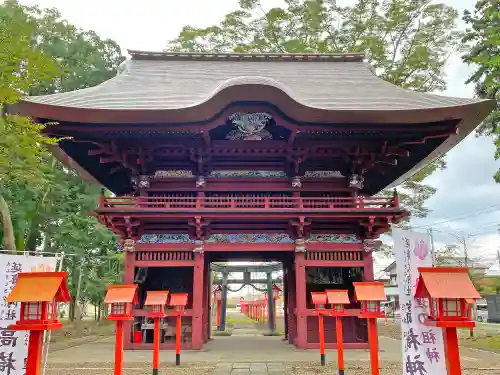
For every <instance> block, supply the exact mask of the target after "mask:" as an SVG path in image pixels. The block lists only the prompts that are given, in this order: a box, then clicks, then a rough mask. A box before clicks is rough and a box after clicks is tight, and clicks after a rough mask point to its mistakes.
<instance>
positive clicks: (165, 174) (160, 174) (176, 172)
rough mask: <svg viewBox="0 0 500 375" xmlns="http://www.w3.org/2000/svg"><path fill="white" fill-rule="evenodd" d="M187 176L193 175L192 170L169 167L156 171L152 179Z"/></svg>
mask: <svg viewBox="0 0 500 375" xmlns="http://www.w3.org/2000/svg"><path fill="white" fill-rule="evenodd" d="M172 177H173V178H187V177H194V175H193V171H191V170H183V169H170V170H168V171H156V172H155V175H154V179H155V180H158V179H161V178H172Z"/></svg>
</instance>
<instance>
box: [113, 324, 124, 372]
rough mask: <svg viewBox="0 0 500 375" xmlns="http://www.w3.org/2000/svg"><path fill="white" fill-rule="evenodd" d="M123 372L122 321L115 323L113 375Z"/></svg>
mask: <svg viewBox="0 0 500 375" xmlns="http://www.w3.org/2000/svg"><path fill="white" fill-rule="evenodd" d="M122 370H123V320H117V321H116V339H115V370H114V375H121V374H122Z"/></svg>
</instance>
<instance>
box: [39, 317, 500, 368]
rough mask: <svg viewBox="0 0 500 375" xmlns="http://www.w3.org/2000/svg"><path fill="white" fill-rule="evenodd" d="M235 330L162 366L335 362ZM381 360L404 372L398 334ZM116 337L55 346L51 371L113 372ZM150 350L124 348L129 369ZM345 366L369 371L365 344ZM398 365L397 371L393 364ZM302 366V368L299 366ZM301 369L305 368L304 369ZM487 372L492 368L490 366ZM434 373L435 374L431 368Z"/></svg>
mask: <svg viewBox="0 0 500 375" xmlns="http://www.w3.org/2000/svg"><path fill="white" fill-rule="evenodd" d="M233 328H234V331H233V336H217V337H214V340H212V341H210V342H209V343H208V344H206V345H205V347H204V349H203V350H200V351H183V352H182V353H181V364H182V366H181V367H177V368H176V367H175V366H173V363H174V360H175V353H174V352H173V351H162V352H161V353H160V362H161V364H160V368H161V369H163V370H164V371H165V373H171V374H197V375H200V374H202V375H205V374H207V375H208V374H213V375H238V374H239V375H284V374H286V373H287V372H286V371H287V370H286V369H287V368H288V373H290V374H311V373H317V374H323V373H325V374H326V373H329V372H319V371H324V370H326V371H328V370H329V369H334V368H335V367H336V358H337V353H336V351H335V350H327V351H326V357H327V362H328V366H327V368H323V369H321V370H320V369H319V368H318V364H319V352H318V350H298V349H295V347H293V346H292V345H288V344H287V343H285V342H284V341H283V340H282V337H275V336H274V337H273V336H263V335H262V334H261V332H259V329H258V327H257V326H253V327H252V326H251V325H248V324H235V325H234V327H233ZM379 344H380V353H379V356H380V365H381V367H382V368H383V369H384V370H383V372H382V373H383V374H384V375H386V374H391V375H392V374H400V373H401V358H402V354H401V349H402V344H401V341H400V340H395V339H391V338H387V337H380V338H379ZM460 352H461V358H462V364H463V366H464V368H465V369H470V370H472V372H465V373H464V374H474V375H475V374H476V371H479V372H480V373H481V374H486V372H485V371H493V372H492V373H495V374H500V355H498V354H495V353H491V352H485V351H478V350H473V349H467V348H463V347H462V348H461V350H460ZM113 359H114V337H108V338H105V339H102V340H99V341H96V342H93V343H88V344H84V345H80V346H75V347H72V348H68V349H65V350H59V351H54V352H51V353H50V355H49V372H48V373H47V375H75V374H78V375H79V374H85V375H100V374H101V373H102V374H109V373H111V371H112V368H113ZM151 360H152V353H151V351H149V350H137V351H126V352H125V353H124V367H125V369H124V373H125V375H128V374H131V375H132V374H133V375H142V374H143V373H144V374H150V369H151ZM345 362H346V366H347V367H349V368H351V369H356V370H353V371H355V372H354V373H356V374H359V375H360V374H364V373H365V372H364V371H368V369H369V363H370V357H369V353H368V351H366V350H346V351H345ZM391 368H392V369H395V370H394V372H393V371H391V370H389V369H391ZM299 370H300V371H299ZM301 371H302V372H301ZM487 373H488V374H489V373H490V372H487ZM428 375H434V374H428Z"/></svg>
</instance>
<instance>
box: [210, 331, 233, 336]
mask: <svg viewBox="0 0 500 375" xmlns="http://www.w3.org/2000/svg"><path fill="white" fill-rule="evenodd" d="M232 334H233V332H232V331H214V332H213V336H231V335H232Z"/></svg>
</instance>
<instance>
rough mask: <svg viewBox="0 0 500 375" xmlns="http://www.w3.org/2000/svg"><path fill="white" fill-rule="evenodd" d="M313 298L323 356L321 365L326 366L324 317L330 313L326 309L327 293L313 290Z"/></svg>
mask: <svg viewBox="0 0 500 375" xmlns="http://www.w3.org/2000/svg"><path fill="white" fill-rule="evenodd" d="M311 299H312V303H313V305H314V313H315V314H316V315H317V316H318V331H319V354H320V358H321V366H325V364H326V357H325V326H324V324H323V317H324V316H325V315H327V314H328V311H327V310H326V301H327V300H326V293H324V292H311Z"/></svg>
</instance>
